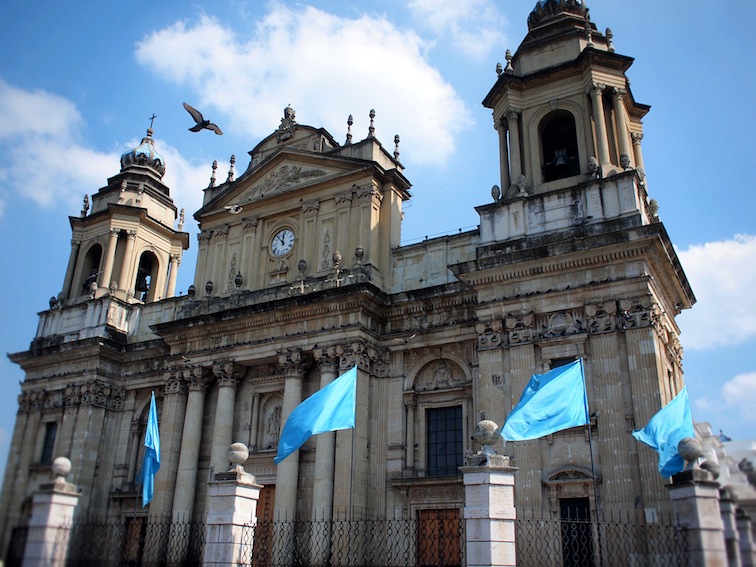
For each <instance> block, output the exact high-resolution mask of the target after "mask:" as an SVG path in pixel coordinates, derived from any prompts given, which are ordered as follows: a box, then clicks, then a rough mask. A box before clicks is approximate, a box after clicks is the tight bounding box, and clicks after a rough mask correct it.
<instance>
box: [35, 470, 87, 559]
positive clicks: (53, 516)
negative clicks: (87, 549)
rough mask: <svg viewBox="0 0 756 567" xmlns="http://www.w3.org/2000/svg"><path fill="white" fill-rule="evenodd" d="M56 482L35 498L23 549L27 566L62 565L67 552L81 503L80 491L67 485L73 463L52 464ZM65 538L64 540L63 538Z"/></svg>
mask: <svg viewBox="0 0 756 567" xmlns="http://www.w3.org/2000/svg"><path fill="white" fill-rule="evenodd" d="M52 469H53V474H55V475H56V477H57V478H56V479H55V481H53V482H51V483H49V484H43V485H41V486H40V487H39V491H38V492H36V493H35V494H34V496H33V497H32V514H31V519H30V520H29V532H28V535H27V538H26V547H25V548H24V562H23V565H24V567H36V566H39V567H48V566H49V565H63V564H64V563H65V559H66V553H67V551H68V536H69V533H70V532H69V531H62V530H61V528H62V527H66V526H68V527H70V526H71V524H72V522H73V515H74V511H75V510H76V505H77V504H78V502H79V494H78V489H77V487H76V486H75V485H73V484H70V483H68V482H66V475H67V474H68V473H69V472H71V461H69V460H68V459H66V458H65V457H58V458H57V459H55V460H54V461H53V465H52ZM61 536H62V537H61Z"/></svg>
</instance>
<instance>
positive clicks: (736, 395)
mask: <svg viewBox="0 0 756 567" xmlns="http://www.w3.org/2000/svg"><path fill="white" fill-rule="evenodd" d="M722 398H723V399H724V401H725V407H730V408H737V410H738V411H739V413H740V417H741V419H743V420H744V421H748V422H751V423H756V413H754V411H753V407H754V403H756V372H749V373H746V374H738V375H737V376H735V377H734V378H733V379H732V380H730V381H728V382H726V383H725V384H724V385H723V386H722Z"/></svg>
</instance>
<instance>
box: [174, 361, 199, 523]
mask: <svg viewBox="0 0 756 567" xmlns="http://www.w3.org/2000/svg"><path fill="white" fill-rule="evenodd" d="M184 378H185V379H186V380H187V383H188V387H189V396H188V399H187V402H186V412H184V428H183V430H182V434H181V454H180V455H179V462H178V470H177V472H176V489H175V492H174V495H173V518H174V519H175V520H179V521H186V522H189V521H191V519H192V511H193V510H194V489H195V487H196V484H197V463H198V462H199V448H200V440H201V439H202V423H203V416H204V412H205V380H204V379H203V377H202V369H201V368H193V369H188V370H186V371H185V372H184Z"/></svg>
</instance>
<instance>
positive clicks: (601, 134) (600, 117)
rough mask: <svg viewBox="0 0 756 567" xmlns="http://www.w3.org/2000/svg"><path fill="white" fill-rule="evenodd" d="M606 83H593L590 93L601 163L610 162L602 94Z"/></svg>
mask: <svg viewBox="0 0 756 567" xmlns="http://www.w3.org/2000/svg"><path fill="white" fill-rule="evenodd" d="M604 88H605V85H600V84H598V83H593V86H592V87H591V89H590V91H589V93H590V95H591V102H592V103H593V123H594V126H595V128H596V151H598V162H599V165H604V164H608V163H609V139H608V138H607V135H606V120H605V118H604V100H603V98H602V94H603V92H604Z"/></svg>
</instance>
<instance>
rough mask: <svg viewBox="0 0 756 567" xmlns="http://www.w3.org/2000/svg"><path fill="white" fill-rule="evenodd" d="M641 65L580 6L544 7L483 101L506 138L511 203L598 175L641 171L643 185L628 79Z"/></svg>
mask: <svg viewBox="0 0 756 567" xmlns="http://www.w3.org/2000/svg"><path fill="white" fill-rule="evenodd" d="M632 62H633V59H632V58H631V57H627V56H624V55H620V54H618V53H615V50H614V46H613V44H612V32H611V30H610V29H608V28H607V29H606V32H605V33H603V34H602V33H600V32H599V31H598V30H597V29H596V26H595V25H594V24H593V23H592V22H591V21H590V17H589V14H588V8H587V7H586V5H585V4H584V3H583V2H581V1H578V0H541V1H539V2H537V4H536V6H535V8H534V9H533V11H532V12H531V14H530V16H529V17H528V34H527V36H526V37H525V39H524V40H523V41H522V43H521V44H520V47H519V48H518V49H517V51H516V53H515V54H514V55H512V53H511V52H510V51H509V50H507V53H506V66H505V67H501V66H500V65H499V66H498V67H497V73H498V75H499V78H498V80H497V82H496V84H495V85H494V87H493V88H492V89H491V91H490V92H489V93H488V95H487V96H486V98H485V100H484V101H483V104H484V106H486V107H487V108H490V109H492V110H493V119H494V127H495V128H496V130H497V131H498V133H499V150H500V152H499V153H500V166H501V190H502V193H503V195H502V196H503V197H505V198H506V197H516V196H526V195H534V194H538V193H544V192H548V191H550V190H552V189H561V188H563V187H566V186H569V185H572V184H574V183H575V182H579V181H580V180H581V176H583V175H590V176H593V175H595V176H598V177H601V178H604V177H609V176H611V175H614V174H616V173H620V172H623V171H626V170H629V169H636V170H637V171H638V173H639V174H640V176H641V178H643V157H642V155H641V149H640V140H641V138H642V136H643V135H642V125H641V119H642V118H643V116H644V115H645V114H646V113H647V112H648V110H649V106H647V105H644V104H639V103H637V102H636V101H635V99H634V98H633V96H632V94H631V92H630V87H629V82H628V80H627V77H626V76H625V72H626V71H627V69H628V68H629V67H630V65H631V64H632Z"/></svg>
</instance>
